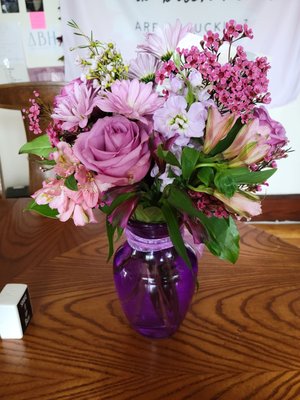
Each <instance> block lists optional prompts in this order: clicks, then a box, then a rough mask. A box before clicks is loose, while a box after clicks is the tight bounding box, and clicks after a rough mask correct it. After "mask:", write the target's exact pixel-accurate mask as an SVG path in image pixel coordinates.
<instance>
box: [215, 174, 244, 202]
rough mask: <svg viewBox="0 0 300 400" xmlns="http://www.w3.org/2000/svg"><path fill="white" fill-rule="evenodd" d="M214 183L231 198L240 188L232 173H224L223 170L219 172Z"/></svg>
mask: <svg viewBox="0 0 300 400" xmlns="http://www.w3.org/2000/svg"><path fill="white" fill-rule="evenodd" d="M214 183H215V185H216V188H217V189H218V191H219V192H221V193H223V194H224V195H225V196H226V197H228V198H230V197H232V196H233V195H234V193H235V192H236V191H237V189H238V185H237V183H236V182H235V180H234V178H233V177H232V176H231V175H228V174H226V173H225V174H224V173H223V171H219V172H217V174H216V176H215V179H214Z"/></svg>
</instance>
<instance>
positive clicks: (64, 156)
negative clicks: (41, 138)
mask: <svg viewBox="0 0 300 400" xmlns="http://www.w3.org/2000/svg"><path fill="white" fill-rule="evenodd" d="M56 148H57V151H55V152H54V153H52V159H53V160H54V161H55V162H56V165H55V166H54V168H53V170H54V172H55V173H56V174H57V175H59V176H61V177H62V178H66V177H68V176H70V175H72V174H74V172H75V170H76V166H77V165H78V164H79V160H78V158H77V157H75V155H74V153H73V150H72V147H71V146H70V145H69V144H68V143H66V142H58V143H57V145H56Z"/></svg>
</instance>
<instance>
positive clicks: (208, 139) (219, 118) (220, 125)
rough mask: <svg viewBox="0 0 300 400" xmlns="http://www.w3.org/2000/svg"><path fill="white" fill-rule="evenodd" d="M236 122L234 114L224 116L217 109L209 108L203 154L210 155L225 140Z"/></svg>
mask: <svg viewBox="0 0 300 400" xmlns="http://www.w3.org/2000/svg"><path fill="white" fill-rule="evenodd" d="M235 121H236V116H235V115H234V114H230V113H227V114H225V115H222V114H221V113H220V112H219V110H218V109H217V107H209V109H208V114H207V122H206V133H205V139H204V146H203V152H204V153H206V154H208V153H209V152H210V151H211V150H212V149H214V148H215V147H216V145H217V144H218V143H219V142H220V140H223V139H224V138H225V137H226V136H227V135H228V133H229V131H230V130H231V128H232V127H233V125H234V123H235Z"/></svg>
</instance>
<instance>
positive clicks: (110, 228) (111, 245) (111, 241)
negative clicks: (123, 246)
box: [106, 218, 116, 261]
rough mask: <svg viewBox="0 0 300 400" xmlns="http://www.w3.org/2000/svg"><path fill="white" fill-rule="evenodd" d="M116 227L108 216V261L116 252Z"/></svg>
mask: <svg viewBox="0 0 300 400" xmlns="http://www.w3.org/2000/svg"><path fill="white" fill-rule="evenodd" d="M115 230H116V227H114V226H112V224H111V223H110V222H109V221H108V219H107V218H106V233H107V239H108V256H107V261H109V260H110V259H111V256H112V255H113V254H114V234H115Z"/></svg>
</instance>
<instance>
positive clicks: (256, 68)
mask: <svg viewBox="0 0 300 400" xmlns="http://www.w3.org/2000/svg"><path fill="white" fill-rule="evenodd" d="M246 36H247V37H249V38H252V37H253V35H252V31H251V29H249V28H248V26H247V25H246V24H245V25H244V26H242V25H240V24H236V23H235V22H234V21H233V20H231V21H229V23H227V24H226V29H225V30H224V36H223V38H222V39H220V38H219V35H218V33H213V32H211V31H209V32H207V34H206V35H205V36H204V40H203V41H202V42H201V44H202V50H201V49H199V48H198V47H196V46H192V47H191V49H177V53H178V54H179V56H180V57H181V59H182V58H183V60H184V61H183V62H182V67H181V69H180V70H178V68H176V67H175V65H174V62H173V61H168V62H166V63H164V64H163V65H162V67H161V68H160V69H159V70H158V71H157V73H156V82H157V83H160V84H162V83H163V82H164V80H165V79H166V78H170V79H172V77H173V76H176V75H177V74H180V73H181V71H182V70H186V71H193V70H196V71H198V72H199V73H200V74H201V76H202V79H203V87H206V86H207V87H209V91H210V95H211V98H212V99H213V100H214V101H215V102H216V104H217V105H218V106H219V108H220V109H221V111H222V112H228V111H230V112H232V113H236V114H237V115H240V116H241V117H242V120H243V121H244V122H246V121H247V120H248V119H249V116H250V115H251V113H252V112H253V109H254V106H255V104H256V103H264V104H267V103H269V102H270V101H271V99H270V94H269V93H268V83H269V81H268V79H267V72H268V70H269V69H270V65H269V63H268V61H267V59H266V57H257V58H256V59H255V60H254V61H250V60H248V59H247V55H246V53H245V51H244V49H243V47H241V46H238V47H237V49H236V54H235V56H234V57H233V58H231V57H229V59H228V62H226V63H225V64H221V62H219V53H218V51H219V49H220V47H221V46H222V44H223V43H224V42H226V41H227V42H229V43H230V46H231V44H232V43H233V42H235V41H237V40H239V39H241V38H242V37H246Z"/></svg>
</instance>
